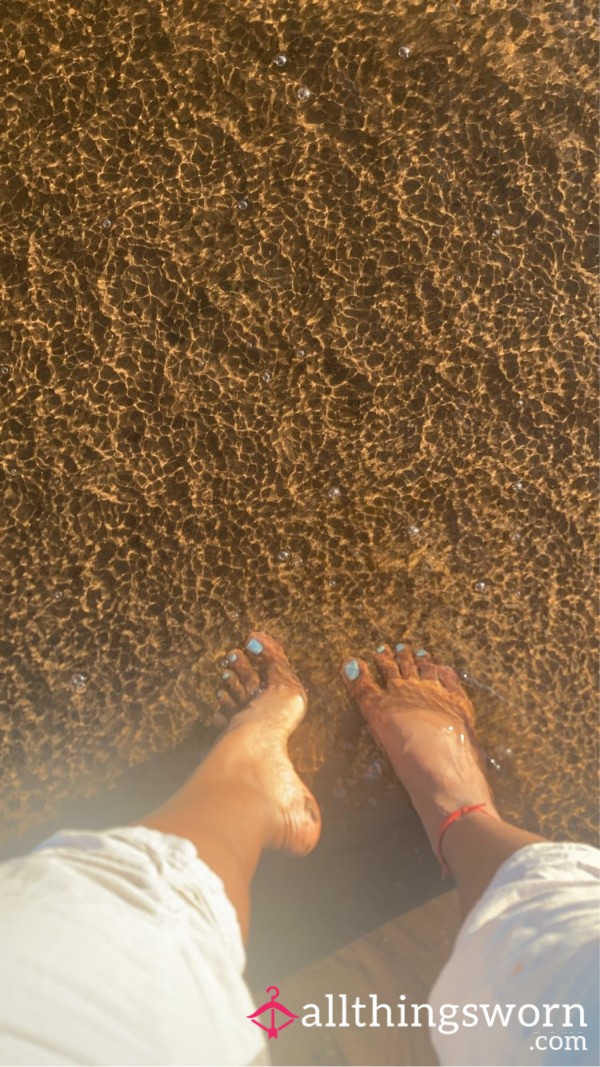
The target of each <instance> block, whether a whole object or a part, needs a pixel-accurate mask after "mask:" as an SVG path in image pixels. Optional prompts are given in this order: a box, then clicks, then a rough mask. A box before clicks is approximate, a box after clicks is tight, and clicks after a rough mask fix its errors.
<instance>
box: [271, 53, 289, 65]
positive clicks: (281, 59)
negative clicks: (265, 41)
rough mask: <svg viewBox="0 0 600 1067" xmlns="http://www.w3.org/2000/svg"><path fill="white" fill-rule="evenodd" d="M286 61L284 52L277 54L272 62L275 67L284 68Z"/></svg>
mask: <svg viewBox="0 0 600 1067" xmlns="http://www.w3.org/2000/svg"><path fill="white" fill-rule="evenodd" d="M287 61H288V57H287V56H286V54H285V52H278V53H277V55H276V56H275V59H274V60H273V62H274V64H275V66H276V67H285V65H286V63H287Z"/></svg>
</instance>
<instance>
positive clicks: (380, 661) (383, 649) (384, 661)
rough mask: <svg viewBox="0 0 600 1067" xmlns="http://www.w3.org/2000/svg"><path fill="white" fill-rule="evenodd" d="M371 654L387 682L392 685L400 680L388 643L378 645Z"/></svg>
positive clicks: (398, 670)
mask: <svg viewBox="0 0 600 1067" xmlns="http://www.w3.org/2000/svg"><path fill="white" fill-rule="evenodd" d="M373 655H374V659H375V663H376V664H377V666H378V667H379V670H380V671H381V674H382V675H383V677H384V678H385V681H386V682H387V683H388V684H392V685H394V683H396V682H400V681H402V676H401V674H400V668H399V666H398V664H397V663H396V660H395V659H394V657H393V654H392V650H391V648H390V647H389V645H379V648H376V649H375V652H374V654H373Z"/></svg>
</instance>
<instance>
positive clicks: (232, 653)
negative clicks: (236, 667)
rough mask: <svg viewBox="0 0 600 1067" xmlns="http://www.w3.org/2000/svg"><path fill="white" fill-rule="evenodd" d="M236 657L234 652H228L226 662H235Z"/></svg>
mask: <svg viewBox="0 0 600 1067" xmlns="http://www.w3.org/2000/svg"><path fill="white" fill-rule="evenodd" d="M236 659H237V654H236V653H235V652H230V653H229V655H228V657H227V662H228V663H235V661H236Z"/></svg>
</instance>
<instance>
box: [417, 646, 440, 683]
mask: <svg viewBox="0 0 600 1067" xmlns="http://www.w3.org/2000/svg"><path fill="white" fill-rule="evenodd" d="M415 663H416V665H417V670H418V672H419V677H420V678H422V679H423V680H424V681H437V676H438V674H437V667H436V665H435V663H434V661H433V656H431V655H430V654H429V652H427V650H426V649H424V648H419V649H417V651H416V652H415Z"/></svg>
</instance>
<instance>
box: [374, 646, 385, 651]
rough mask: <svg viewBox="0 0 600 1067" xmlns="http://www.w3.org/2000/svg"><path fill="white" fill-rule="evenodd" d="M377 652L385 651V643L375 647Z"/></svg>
mask: <svg viewBox="0 0 600 1067" xmlns="http://www.w3.org/2000/svg"><path fill="white" fill-rule="evenodd" d="M375 651H376V652H385V645H378V646H377V648H376V649H375Z"/></svg>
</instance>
